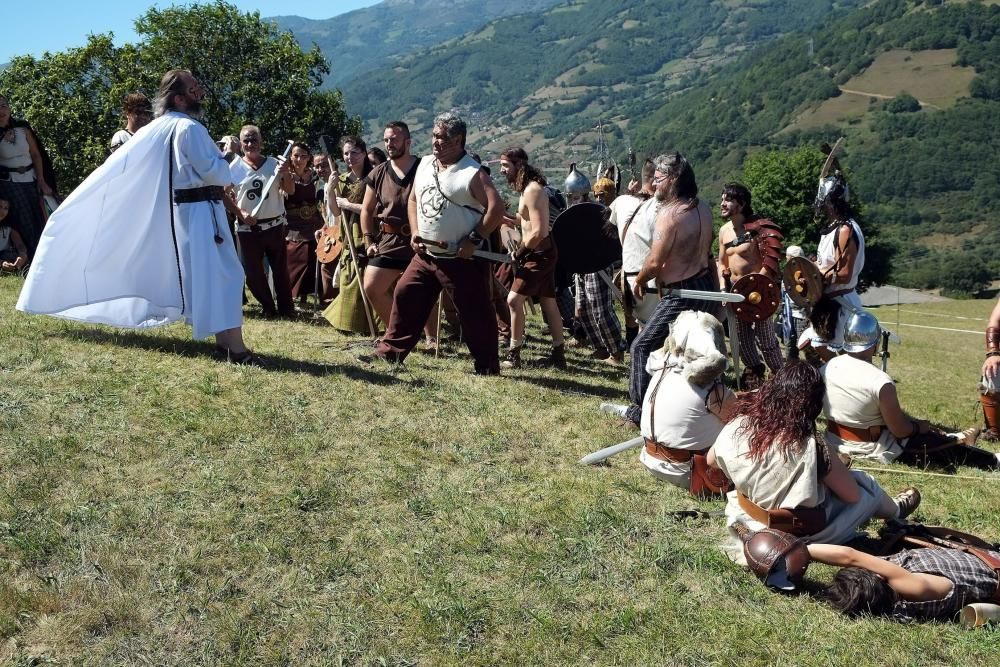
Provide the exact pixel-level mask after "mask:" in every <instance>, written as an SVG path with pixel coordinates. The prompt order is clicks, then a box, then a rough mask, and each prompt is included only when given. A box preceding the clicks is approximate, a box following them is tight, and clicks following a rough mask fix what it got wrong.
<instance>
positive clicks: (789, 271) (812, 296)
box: [781, 257, 823, 308]
mask: <svg viewBox="0 0 1000 667" xmlns="http://www.w3.org/2000/svg"><path fill="white" fill-rule="evenodd" d="M781 280H782V282H783V283H784V285H785V291H786V292H788V296H789V298H791V300H792V302H793V303H795V305H796V306H798V307H799V308H812V307H813V306H814V305H815V304H816V302H817V301H819V299H820V297H822V296H823V274H822V273H820V271H819V267H818V266H816V265H815V264H813V263H812V262H810V261H809V260H808V259H806V258H805V257H792V258H791V259H789V260H788V262H787V263H786V264H785V270H784V271H782V273H781Z"/></svg>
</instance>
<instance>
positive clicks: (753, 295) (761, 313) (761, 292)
mask: <svg viewBox="0 0 1000 667" xmlns="http://www.w3.org/2000/svg"><path fill="white" fill-rule="evenodd" d="M729 291H730V292H732V293H733V294H742V295H743V301H740V302H739V303H734V304H732V305H731V306H730V308H732V309H733V312H734V313H736V317H737V318H739V319H741V320H743V321H744V322H760V321H762V320H766V319H767V318H769V317H771V315H774V312H775V311H776V310H778V304H779V303H781V290H780V289H779V288H778V281H777V280H775V279H774V278H769V277H767V276H765V275H764V274H763V273H751V274H749V275H746V276H743V277H742V278H740V279H739V280H737V281H736V282H735V283H733V288H732V289H731V290H729Z"/></svg>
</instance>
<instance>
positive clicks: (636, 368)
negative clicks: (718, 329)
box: [623, 153, 719, 424]
mask: <svg viewBox="0 0 1000 667" xmlns="http://www.w3.org/2000/svg"><path fill="white" fill-rule="evenodd" d="M653 166H654V171H653V180H652V185H653V187H654V188H655V191H654V192H655V196H656V199H657V201H658V202H659V203H660V208H659V211H658V212H657V215H656V226H655V228H654V231H653V247H652V248H651V249H650V251H649V255H648V256H647V257H646V261H645V263H644V264H643V265H642V268H641V269H640V270H639V273H638V274H636V276H635V279H634V283H633V285H634V286H633V289H632V293H633V294H634V295H635V298H636V299H637V300H639V299H642V298H643V296H645V293H646V286H647V283H648V282H649V281H650V280H655V281H656V285H657V287H658V288H660V289H663V288H666V289H668V290H669V289H671V288H684V289H694V290H708V291H716V290H718V288H719V286H718V282H717V276H716V273H715V271H714V266H713V264H712V261H711V257H710V254H709V253H710V252H711V245H712V237H713V235H714V232H713V230H712V211H711V210H710V209H709V207H708V204H706V203H705V202H703V201H701V200H699V199H698V185H697V183H696V182H695V177H694V169H692V167H691V165H690V164H689V163H688V161H687V159H686V158H685V157H684V156H683V155H681V154H680V153H665V154H663V155H660V156H659V157H657V158H656V159H655V160H653ZM685 310H700V311H704V312H707V313H711V314H713V315H718V314H719V309H718V306H717V304H715V303H714V302H711V301H701V300H697V299H684V298H680V297H677V296H673V295H671V294H670V293H669V292H668V293H666V294H665V295H664V297H663V299H662V300H661V301H660V303H659V304H658V305H657V306H656V310H654V311H653V315H652V316H651V317H650V318H649V320H648V321H647V322H646V326H645V327H644V328H643V329H642V331H641V332H639V335H638V336H637V337H636V339H635V341H634V342H633V343H632V358H631V377H630V380H629V396H630V398H631V399H632V404H631V405H630V406H628V408H627V409H625V410H623V413H624V414H623V416H624V417H625V418H626V420H628V421H631V422H633V423H635V424H638V423H639V421H640V419H641V417H642V407H641V406H642V399H643V397H644V396H645V395H646V389H647V388H648V387H649V381H650V375H649V373H648V372H647V371H646V361H647V360H648V359H649V355H650V354H652V352H653V350H657V349H659V348H660V347H662V346H663V341H664V340H666V338H667V335H668V334H669V333H670V325H671V324H672V323H673V321H674V320H675V319H677V316H678V315H679V314H680V313H681V312H682V311H685Z"/></svg>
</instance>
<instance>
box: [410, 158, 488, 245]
mask: <svg viewBox="0 0 1000 667" xmlns="http://www.w3.org/2000/svg"><path fill="white" fill-rule="evenodd" d="M480 169H481V165H480V164H479V163H478V162H476V161H475V160H473V159H472V157H471V156H469V155H464V156H463V157H462V159H461V160H459V161H458V162H456V163H455V164H453V165H450V166H449V167H448V168H447V169H445V170H444V171H440V172H439V171H438V170H437V158H435V157H434V156H433V155H427V156H425V157H424V158H423V159H422V160H421V161H420V165H419V166H418V167H417V173H416V175H415V176H414V179H413V192H414V194H415V196H416V199H417V235H418V236H420V237H422V238H425V239H431V240H434V241H441V242H444V243H448V244H451V245H452V247H451V248H450V249H449V250H444V249H441V248H436V247H434V246H431V245H428V246H427V252H428V253H430V254H431V255H435V256H449V255H454V254H455V252H457V250H458V247H457V246H458V244H459V243H460V242H461V241H462V239H464V238H465V237H466V236H468V235H469V232H471V231H472V230H473V229H475V228H476V225H478V224H479V221H480V220H481V219H482V217H483V213H482V210H483V207H482V204H480V203H479V201H478V200H477V199H476V198H475V197H473V196H472V190H471V188H470V185H471V183H472V179H473V178H475V177H476V175H477V174H479V170H480Z"/></svg>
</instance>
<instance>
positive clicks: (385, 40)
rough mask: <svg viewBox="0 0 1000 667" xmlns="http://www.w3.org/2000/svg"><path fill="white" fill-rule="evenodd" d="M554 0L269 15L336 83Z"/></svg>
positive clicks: (394, 2)
mask: <svg viewBox="0 0 1000 667" xmlns="http://www.w3.org/2000/svg"><path fill="white" fill-rule="evenodd" d="M559 1H560V0H383V1H382V2H380V3H378V4H377V5H374V6H372V7H365V8H363V9H356V10H354V11H352V12H347V13H345V14H341V15H339V16H335V17H333V18H330V19H322V20H314V19H306V18H302V17H301V16H275V17H271V19H272V20H274V21H275V22H276V23H277V24H278V26H279V27H280V28H281V29H283V30H291V31H292V32H293V33H294V34H295V38H296V39H297V40H298V41H299V43H300V44H302V46H303V48H309V47H310V46H312V44H314V43H315V44H316V45H317V46H319V47H320V49H321V50H322V51H323V53H324V54H325V55H326V57H327V59H328V60H329V61H330V74H329V76H327V78H326V83H327V85H330V86H338V85H341V84H343V83H344V82H346V81H348V80H350V79H352V78H354V77H359V76H363V75H364V74H365V73H366V72H369V71H371V70H373V69H377V68H381V67H386V63H387V61H389V60H391V59H392V58H395V57H399V56H405V55H408V54H410V53H413V52H414V51H418V50H421V49H424V48H427V47H430V46H433V45H435V44H438V43H440V42H443V41H446V40H449V39H452V38H453V37H458V36H460V35H464V34H465V33H467V32H470V31H473V30H476V29H478V28H479V27H481V26H482V25H484V24H486V23H487V22H489V21H490V20H492V19H495V18H497V17H500V16H510V15H513V14H520V13H523V12H528V11H538V10H541V9H545V8H547V7H550V6H551V5H554V4H556V3H557V2H559Z"/></svg>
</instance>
